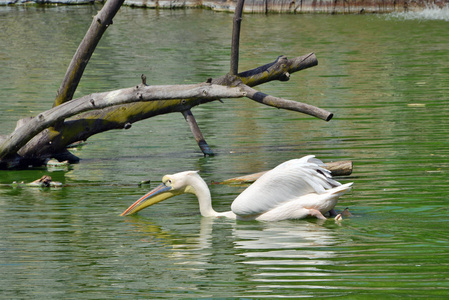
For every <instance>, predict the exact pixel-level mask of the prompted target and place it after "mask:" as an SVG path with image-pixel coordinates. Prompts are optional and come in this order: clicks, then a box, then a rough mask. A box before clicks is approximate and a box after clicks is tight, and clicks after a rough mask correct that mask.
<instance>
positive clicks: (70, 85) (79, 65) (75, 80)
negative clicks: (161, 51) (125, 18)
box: [53, 0, 124, 106]
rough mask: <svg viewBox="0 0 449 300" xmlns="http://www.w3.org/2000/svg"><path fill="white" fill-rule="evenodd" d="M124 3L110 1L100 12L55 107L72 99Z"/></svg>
mask: <svg viewBox="0 0 449 300" xmlns="http://www.w3.org/2000/svg"><path fill="white" fill-rule="evenodd" d="M123 2H124V0H108V1H107V2H106V4H105V5H104V6H103V8H102V9H101V10H100V12H98V14H97V15H96V16H95V17H94V19H93V21H92V24H91V25H90V28H89V30H88V31H87V33H86V35H85V36H84V38H83V40H82V41H81V43H80V45H79V47H78V49H77V50H76V53H75V55H74V56H73V58H72V61H71V62H70V65H69V67H68V69H67V72H66V74H65V76H64V79H63V80H62V83H61V86H60V87H59V89H58V93H57V94H56V99H55V102H54V104H53V106H58V105H60V104H62V103H64V102H66V101H70V100H71V99H72V97H73V94H74V93H75V90H76V88H77V87H78V84H79V82H80V80H81V77H82V76H83V73H84V69H85V68H86V66H87V63H88V62H89V60H90V58H91V56H92V53H93V52H94V50H95V48H96V47H97V44H98V42H99V41H100V39H101V37H102V36H103V33H104V32H105V31H106V29H107V28H108V27H109V25H111V24H112V19H113V18H114V16H115V15H116V13H117V12H118V10H119V9H120V7H121V6H122V4H123Z"/></svg>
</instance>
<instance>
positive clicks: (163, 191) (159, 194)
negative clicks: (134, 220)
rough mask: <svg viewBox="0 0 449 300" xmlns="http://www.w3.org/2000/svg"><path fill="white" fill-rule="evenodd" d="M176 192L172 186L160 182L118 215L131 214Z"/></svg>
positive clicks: (174, 194)
mask: <svg viewBox="0 0 449 300" xmlns="http://www.w3.org/2000/svg"><path fill="white" fill-rule="evenodd" d="M177 194H178V193H176V192H174V191H172V187H170V186H166V185H165V184H164V183H161V184H160V185H159V186H158V187H157V188H155V189H153V190H151V191H150V192H148V193H147V194H146V195H144V196H142V197H141V198H140V199H139V200H137V201H136V202H134V203H133V204H132V205H131V206H130V207H128V209H127V210H125V211H124V212H123V213H122V214H121V215H120V216H127V215H132V214H134V213H136V212H138V211H139V210H142V209H144V208H145V207H147V206H150V205H153V204H156V203H158V202H160V201H162V200H165V199H168V198H171V197H173V196H176V195H177Z"/></svg>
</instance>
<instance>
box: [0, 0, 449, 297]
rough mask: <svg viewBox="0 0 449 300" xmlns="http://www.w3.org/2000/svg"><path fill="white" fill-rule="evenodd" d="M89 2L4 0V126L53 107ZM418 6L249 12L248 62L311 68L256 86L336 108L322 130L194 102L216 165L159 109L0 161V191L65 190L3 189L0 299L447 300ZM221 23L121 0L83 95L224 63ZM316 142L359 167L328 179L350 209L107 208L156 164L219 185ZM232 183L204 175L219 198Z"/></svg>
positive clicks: (441, 111)
mask: <svg viewBox="0 0 449 300" xmlns="http://www.w3.org/2000/svg"><path fill="white" fill-rule="evenodd" d="M95 11H96V10H95V8H94V7H93V6H79V7H76V6H75V7H57V6H55V7H44V8H41V7H0V18H1V22H0V45H1V46H0V70H1V71H0V124H1V129H0V133H1V134H8V133H10V132H11V131H12V130H13V129H14V127H15V122H16V121H17V120H18V119H19V118H22V117H25V116H28V115H35V114H37V113H38V112H41V111H43V110H46V109H49V108H50V107H51V105H52V102H53V99H54V96H55V93H56V90H57V88H58V87H59V84H60V82H61V80H62V77H63V75H64V73H65V70H66V66H67V65H68V63H69V62H70V59H71V57H72V55H73V53H74V51H75V49H76V47H77V46H78V43H79V41H80V40H81V38H82V37H83V36H84V33H85V31H86V29H87V28H88V26H89V25H90V22H91V20H92V16H93V15H94V14H95ZM442 13H445V11H444V10H443V11H433V12H431V13H430V14H429V15H430V16H435V14H442ZM429 15H387V16H373V15H346V16H327V15H270V16H268V17H267V16H263V15H246V16H245V18H244V21H243V23H242V24H243V32H242V42H241V46H242V49H241V55H240V56H241V64H240V69H241V70H245V69H249V68H253V67H256V66H259V65H263V64H265V63H268V62H271V61H273V60H274V59H275V58H276V57H277V56H279V55H281V54H283V55H287V56H288V57H294V56H300V55H304V54H307V53H309V52H315V53H316V55H317V57H318V60H319V65H318V66H316V67H314V68H311V69H307V70H305V71H302V72H299V73H295V74H294V75H293V76H292V79H291V80H290V81H289V82H272V83H268V84H265V85H263V86H259V87H258V88H259V89H260V90H261V91H263V92H265V93H269V94H273V95H275V96H281V97H285V98H288V99H292V100H298V101H303V102H306V103H310V104H315V105H317V106H320V107H322V108H325V109H328V110H330V111H332V112H333V113H334V114H335V117H334V119H333V120H331V121H330V122H328V123H327V122H324V121H321V120H318V119H314V118H312V117H309V116H305V115H300V114H297V113H294V112H288V111H282V110H277V109H273V108H270V107H265V106H261V105H259V104H256V103H253V102H251V100H245V99H239V100H224V103H219V102H216V103H215V102H214V103H210V104H207V105H202V106H200V107H197V108H194V109H193V113H194V115H195V116H196V119H197V121H198V123H199V126H200V127H201V129H202V131H203V133H204V135H205V137H206V140H207V141H208V143H209V144H210V146H211V147H212V148H213V150H214V152H215V153H216V154H217V155H216V156H215V157H206V158H204V157H203V156H202V155H201V153H200V151H199V149H198V147H197V145H196V143H195V141H194V139H193V137H192V136H191V133H190V131H189V129H188V127H187V124H186V123H185V121H184V119H183V117H182V115H181V114H170V115H165V116H159V117H156V118H152V119H149V120H145V121H142V122H139V123H136V124H134V125H133V127H132V128H131V129H130V130H122V131H114V132H108V133H104V134H101V135H97V136H94V137H92V138H91V139H89V140H88V144H87V145H85V146H83V147H82V148H80V149H78V150H77V151H76V152H75V154H76V155H77V156H79V157H80V158H81V159H82V160H81V162H80V164H77V165H74V166H73V168H72V169H71V170H70V171H68V172H53V173H50V172H48V171H46V170H32V171H8V172H6V171H0V183H3V184H5V183H11V182H12V181H22V180H23V181H26V182H29V181H32V180H34V179H37V178H39V177H41V176H42V175H44V174H49V175H50V176H52V177H53V178H54V179H55V180H57V181H60V182H63V183H65V184H66V185H67V186H66V187H64V188H61V189H50V190H39V189H32V188H21V189H12V188H9V187H2V188H0V228H1V231H0V291H1V293H0V297H1V298H4V299H34V298H35V299H106V298H118V299H120V298H130V299H136V298H140V299H157V298H160V299H162V298H174V299H179V298H246V299H249V298H277V297H279V298H281V297H286V298H289V297H291V298H299V297H324V298H326V297H333V298H334V297H346V298H347V297H349V298H360V299H367V298H368V299H369V298H376V299H377V298H382V299H387V298H393V297H401V296H404V297H416V298H418V297H421V298H445V297H447V296H448V295H449V280H448V277H449V238H448V230H449V222H448V215H449V212H448V201H449V200H448V192H449V188H448V183H449V179H448V166H449V142H448V139H447V137H448V134H449V127H448V118H447V115H448V113H449V109H448V108H449V105H448V104H447V103H446V101H447V99H448V87H449V35H448V34H447V30H448V28H449V23H448V22H447V16H446V17H444V16H443V17H442V18H435V17H429ZM410 16H411V17H410ZM231 23H232V15H231V14H227V13H214V12H211V11H200V10H179V11H176V10H175V11H168V10H167V11H156V10H144V9H131V8H123V9H121V11H120V12H119V13H118V15H117V17H116V19H115V21H114V25H113V26H112V27H111V28H109V29H108V31H107V33H106V34H105V36H104V38H103V39H102V41H101V42H100V45H99V48H98V49H97V51H96V52H95V54H94V55H93V57H92V59H91V61H90V63H89V65H88V67H87V69H86V72H85V75H84V77H83V80H82V82H81V84H80V87H79V88H78V91H77V94H76V96H82V95H85V94H88V93H92V92H97V91H105V90H113V89H118V88H123V87H129V86H133V85H135V84H137V83H139V82H140V74H142V73H145V74H146V76H147V78H148V82H149V83H150V84H177V83H195V82H200V81H205V80H206V79H207V78H208V77H217V76H220V75H222V74H225V73H226V72H227V70H228V68H229V66H228V59H229V52H230V46H229V44H230V43H229V40H230V33H231ZM307 154H315V155H317V157H319V158H321V159H322V160H324V161H335V160H346V159H349V160H352V161H353V162H354V173H353V175H352V176H350V177H348V178H339V180H340V181H341V182H349V181H354V189H353V191H352V192H351V193H349V194H346V195H345V196H343V197H342V198H341V200H340V203H339V204H338V207H337V208H338V209H343V208H345V207H349V208H350V210H351V212H352V213H353V214H354V216H353V217H352V218H349V219H345V220H344V221H343V222H342V223H340V224H336V223H335V222H334V221H332V220H329V221H326V222H322V221H318V220H315V219H307V220H297V221H283V222H276V223H262V222H235V221H231V220H224V219H216V220H211V219H207V218H202V217H201V216H200V215H199V213H198V204H197V202H196V199H195V198H193V197H192V196H180V197H177V198H172V199H170V200H167V201H166V202H164V203H160V204H158V205H156V206H153V207H151V208H147V209H145V210H143V211H142V212H141V213H139V214H138V215H137V216H134V217H126V218H123V217H119V216H118V215H119V214H120V213H121V212H122V211H123V210H125V209H126V208H127V207H128V206H129V205H130V204H131V203H132V202H134V201H135V200H136V199H137V198H138V197H139V196H141V195H142V194H143V193H145V192H146V191H147V190H148V189H150V188H151V187H153V186H155V185H156V184H157V183H158V182H159V181H160V179H161V177H162V176H163V175H164V174H169V173H173V172H178V171H183V170H188V169H192V170H200V172H201V175H202V176H203V177H204V178H205V179H206V181H208V182H211V181H220V180H224V179H227V178H229V177H234V176H238V175H243V174H248V173H253V172H258V171H261V170H265V169H269V168H272V167H274V166H275V165H277V164H278V163H280V162H282V161H285V160H287V159H291V158H295V157H301V156H303V155H307ZM146 179H150V180H152V184H151V186H146V187H138V185H137V183H138V182H140V181H141V180H146ZM241 190H242V187H236V186H226V185H211V191H212V197H213V199H214V205H215V207H216V209H217V210H218V211H220V210H222V211H224V210H227V209H228V208H229V206H230V203H231V201H232V199H234V197H235V196H236V195H237V194H238V193H239V192H241Z"/></svg>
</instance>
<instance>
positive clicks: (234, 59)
mask: <svg viewBox="0 0 449 300" xmlns="http://www.w3.org/2000/svg"><path fill="white" fill-rule="evenodd" d="M244 4H245V0H238V2H237V5H236V7H235V12H234V19H233V27H232V42H231V70H230V72H229V73H230V74H231V75H237V73H238V70H239V47H240V25H241V23H242V13H243V5H244Z"/></svg>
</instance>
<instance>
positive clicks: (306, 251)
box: [128, 217, 349, 296]
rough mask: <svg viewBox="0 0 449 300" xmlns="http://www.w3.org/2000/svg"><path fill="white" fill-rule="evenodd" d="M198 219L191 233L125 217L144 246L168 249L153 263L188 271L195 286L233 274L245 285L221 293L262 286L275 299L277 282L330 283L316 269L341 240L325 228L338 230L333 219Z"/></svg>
mask: <svg viewBox="0 0 449 300" xmlns="http://www.w3.org/2000/svg"><path fill="white" fill-rule="evenodd" d="M198 221H199V222H200V224H199V226H197V227H196V229H195V230H193V231H194V232H192V230H190V229H193V227H192V228H187V229H186V227H185V226H179V225H174V226H173V225H172V226H170V225H167V224H166V223H165V224H164V225H157V220H154V219H153V220H151V221H149V220H147V219H143V218H138V217H137V218H131V219H128V222H129V223H131V225H132V226H133V227H134V230H135V231H136V232H139V233H140V234H141V235H140V236H141V241H142V242H144V243H146V244H147V246H148V247H150V248H152V249H154V248H155V247H164V248H166V249H167V248H169V249H170V251H167V252H166V255H167V257H165V258H163V259H162V258H159V259H160V260H161V261H165V260H167V261H170V262H171V264H172V268H173V271H174V272H185V271H186V270H188V271H189V276H191V277H192V278H196V279H197V280H199V281H201V283H202V282H203V280H210V282H214V284H218V285H220V284H223V283H225V282H229V278H230V276H231V277H235V276H236V275H237V277H235V278H234V279H235V280H244V281H245V282H250V284H246V285H245V286H243V287H240V288H238V287H237V286H234V289H235V290H233V291H228V292H227V293H229V295H234V296H236V295H251V294H253V293H255V292H256V291H259V292H263V290H264V289H266V288H270V289H271V290H272V291H271V292H270V295H271V296H275V295H276V292H275V291H274V290H276V289H283V288H285V286H284V287H283V286H282V285H283V284H289V285H291V284H292V282H296V283H297V284H302V283H303V284H306V282H310V281H312V280H313V281H316V283H315V285H317V284H319V282H327V281H331V280H333V279H332V277H333V272H332V271H326V269H323V268H321V267H320V266H334V265H335V264H336V263H335V261H334V260H333V259H335V258H336V257H337V256H338V255H337V253H336V252H335V251H334V250H333V249H332V246H335V245H336V244H340V243H342V241H344V240H345V239H344V238H342V237H338V236H337V235H336V232H335V230H333V229H329V228H327V227H326V226H325V225H326V224H329V222H330V223H331V226H337V227H338V226H339V225H332V224H334V221H333V220H332V221H331V220H328V221H317V220H314V221H313V222H309V221H305V220H300V221H287V222H273V223H262V222H237V223H235V221H230V220H225V219H216V218H203V217H200V219H199V220H198ZM346 240H347V241H349V239H346ZM220 241H221V242H220ZM231 253H232V255H230V254H231ZM224 257H225V258H224ZM148 258H151V255H149V256H148ZM222 260H224V262H223V261H222ZM220 261H221V262H220ZM217 263H218V265H217ZM242 269H245V270H246V271H245V273H244V277H243V278H240V279H239V277H240V276H243V275H239V274H240V272H241V271H240V270H242ZM250 270H251V271H250ZM292 278H296V279H292ZM306 278H307V279H306ZM312 278H313V279H312ZM195 281H196V280H193V282H195ZM196 288H198V289H200V288H201V287H196ZM289 288H291V287H289ZM297 288H298V287H297ZM322 288H325V286H324V285H323V286H322ZM273 289H274V290H273ZM279 293H280V294H282V293H283V292H282V291H279Z"/></svg>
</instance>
